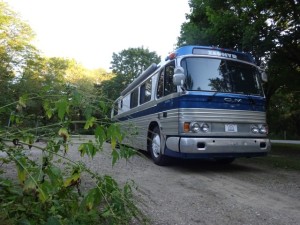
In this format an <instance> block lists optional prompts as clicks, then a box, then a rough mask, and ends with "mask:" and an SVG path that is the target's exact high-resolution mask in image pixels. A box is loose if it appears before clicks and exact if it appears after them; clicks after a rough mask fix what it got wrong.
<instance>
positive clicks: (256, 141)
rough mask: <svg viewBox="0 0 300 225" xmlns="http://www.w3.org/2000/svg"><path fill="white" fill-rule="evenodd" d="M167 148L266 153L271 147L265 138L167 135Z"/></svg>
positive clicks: (184, 151) (185, 150) (206, 151)
mask: <svg viewBox="0 0 300 225" xmlns="http://www.w3.org/2000/svg"><path fill="white" fill-rule="evenodd" d="M166 147H167V149H168V150H171V151H174V152H179V153H197V154H206V153H209V154H210V153H223V154H226V153H239V154H242V153H267V152H268V151H270V149H271V144H270V140H269V139H267V138H194V137H169V138H168V139H167V140H166Z"/></svg>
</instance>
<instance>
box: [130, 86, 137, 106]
mask: <svg viewBox="0 0 300 225" xmlns="http://www.w3.org/2000/svg"><path fill="white" fill-rule="evenodd" d="M138 97H139V89H138V88H136V89H134V90H133V91H132V92H131V94H130V108H134V107H136V106H137V105H138Z"/></svg>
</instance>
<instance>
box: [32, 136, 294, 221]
mask: <svg viewBox="0 0 300 225" xmlns="http://www.w3.org/2000/svg"><path fill="white" fill-rule="evenodd" d="M82 141H83V140H82V139H75V140H73V144H71V146H70V150H69V153H68V155H69V156H70V157H71V158H72V159H74V160H81V161H85V163H86V164H87V165H88V167H90V168H91V169H92V170H94V171H97V172H98V173H99V174H102V175H104V174H108V175H112V176H113V177H114V178H115V179H116V180H117V181H118V182H119V183H120V184H122V183H124V182H126V181H128V180H134V181H135V184H136V185H137V187H138V189H137V190H136V191H135V192H134V194H135V197H136V200H137V204H138V205H139V207H140V208H141V209H142V211H143V212H144V213H145V214H146V215H147V216H148V217H149V218H150V220H151V224H156V225H176V224H177V225H195V224H200V225H202V224H209V225H212V224H213V225H218V224H220V225H221V224H222V225H226V224H230V225H242V224H243V225H250V224H252V225H261V224H262V225H299V224H300V173H299V172H295V171H287V170H280V169H274V168H270V167H266V166H262V165H258V164H253V163H252V162H251V161H249V160H245V159H243V160H236V161H235V162H233V163H232V164H231V165H218V164H216V163H214V162H205V161H175V162H173V163H172V164H171V165H170V166H168V167H160V166H157V165H155V164H154V163H153V162H152V160H151V159H150V158H149V157H148V156H147V155H144V154H141V155H142V156H135V157H132V158H131V159H130V160H128V161H125V160H120V161H118V162H117V163H116V165H115V166H114V167H112V164H111V158H110V151H111V150H110V145H109V144H104V151H103V152H102V153H100V154H97V155H96V157H95V158H94V159H93V160H91V159H88V158H84V159H82V158H81V157H80V155H79V153H78V150H77V149H78V146H79V144H80V143H81V142H82ZM36 153H38V151H37V150H34V148H32V150H31V153H30V154H33V155H35V154H36ZM299 163H300V162H299ZM88 182H89V181H84V180H83V184H84V183H88Z"/></svg>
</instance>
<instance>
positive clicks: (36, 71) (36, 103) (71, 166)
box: [0, 1, 145, 225]
mask: <svg viewBox="0 0 300 225" xmlns="http://www.w3.org/2000/svg"><path fill="white" fill-rule="evenodd" d="M33 37H34V35H33V31H32V30H31V28H30V27H29V26H28V25H27V24H26V23H24V22H22V20H21V19H20V18H19V16H18V15H17V14H16V13H14V12H13V11H12V10H10V9H9V7H8V5H7V4H6V3H3V2H2V1H1V2H0V81H1V86H0V93H1V95H0V208H1V211H0V223H1V224H27V225H34V224H49V225H50V224H57V225H59V224H78V225H79V224H130V223H131V222H132V219H135V220H136V221H138V223H145V221H144V218H143V215H142V213H141V212H140V211H139V209H138V208H137V207H136V206H135V202H134V198H133V195H132V191H133V188H135V186H134V184H133V183H132V182H128V183H125V184H124V185H122V186H120V185H119V184H118V183H117V182H116V181H115V180H114V179H113V178H112V177H111V176H108V175H99V174H97V173H95V172H94V171H92V170H91V169H89V168H88V167H87V166H86V165H85V164H84V163H82V162H78V161H73V160H72V157H71V155H70V153H69V146H70V145H72V139H71V138H70V135H71V134H72V133H90V134H93V135H94V138H91V139H90V140H86V141H84V142H83V143H82V144H80V145H79V148H78V153H79V154H80V155H81V156H82V157H89V158H90V160H93V157H94V156H95V154H97V153H99V152H100V151H102V150H103V145H104V143H105V142H106V141H109V142H110V143H111V158H112V164H113V165H114V164H115V163H116V162H117V160H118V159H121V158H124V159H128V158H129V157H130V156H132V155H133V154H135V151H134V150H132V149H128V148H126V147H123V146H120V148H118V149H117V148H116V145H117V142H121V140H122V138H123V137H124V135H125V134H123V133H121V131H120V129H119V127H118V126H117V125H116V124H113V123H111V122H110V119H109V118H108V117H107V115H108V114H109V113H108V111H109V108H110V104H111V103H110V102H107V100H106V99H105V98H104V97H103V95H101V91H100V85H101V83H102V82H103V81H105V80H109V79H111V78H112V77H113V74H112V73H108V72H106V71H104V70H102V69H97V70H88V69H86V68H84V67H83V66H82V65H80V64H78V63H77V62H76V61H74V60H70V59H63V58H56V57H54V58H47V57H44V56H42V54H41V53H40V52H39V51H38V50H37V49H36V48H35V47H34V46H33V45H31V40H32V38H33ZM30 150H34V152H35V154H31V153H32V151H30ZM78 153H77V154H78ZM73 154H76V153H73ZM83 177H84V179H88V180H89V184H90V185H88V186H87V185H83V184H81V180H82V178H83Z"/></svg>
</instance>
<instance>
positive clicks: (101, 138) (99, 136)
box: [95, 126, 106, 146]
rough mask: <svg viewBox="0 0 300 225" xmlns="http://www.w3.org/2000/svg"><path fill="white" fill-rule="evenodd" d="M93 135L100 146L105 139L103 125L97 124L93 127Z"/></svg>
mask: <svg viewBox="0 0 300 225" xmlns="http://www.w3.org/2000/svg"><path fill="white" fill-rule="evenodd" d="M95 137H96V140H97V141H98V142H99V144H100V145H101V146H102V145H103V143H104V142H105V141H106V134H105V129H104V127H103V126H97V128H96V129H95Z"/></svg>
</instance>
